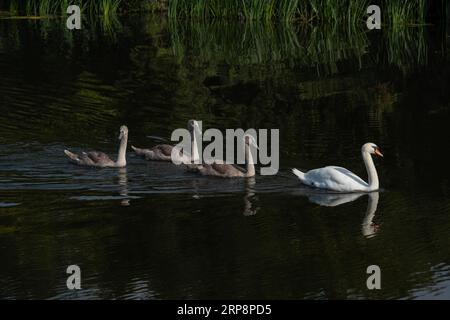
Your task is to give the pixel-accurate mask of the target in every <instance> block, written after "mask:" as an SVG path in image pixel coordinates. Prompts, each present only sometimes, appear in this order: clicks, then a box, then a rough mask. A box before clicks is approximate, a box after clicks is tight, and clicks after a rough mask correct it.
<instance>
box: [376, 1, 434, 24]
mask: <svg viewBox="0 0 450 320" xmlns="http://www.w3.org/2000/svg"><path fill="white" fill-rule="evenodd" d="M386 9H387V10H386V11H385V15H384V16H385V20H386V21H388V23H389V24H390V25H414V24H425V15H426V0H397V1H387V3H386Z"/></svg>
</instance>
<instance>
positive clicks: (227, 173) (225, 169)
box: [196, 135, 258, 178]
mask: <svg viewBox="0 0 450 320" xmlns="http://www.w3.org/2000/svg"><path fill="white" fill-rule="evenodd" d="M244 142H245V143H244V147H245V162H246V168H245V169H243V168H241V167H238V166H235V165H233V164H228V163H212V164H206V163H204V164H201V165H198V166H197V167H196V172H198V173H200V174H201V175H203V176H216V177H221V178H235V177H253V176H254V175H255V166H254V163H253V156H252V153H251V151H250V146H253V147H255V148H257V149H258V145H257V144H256V141H255V138H253V136H251V135H245V136H244Z"/></svg>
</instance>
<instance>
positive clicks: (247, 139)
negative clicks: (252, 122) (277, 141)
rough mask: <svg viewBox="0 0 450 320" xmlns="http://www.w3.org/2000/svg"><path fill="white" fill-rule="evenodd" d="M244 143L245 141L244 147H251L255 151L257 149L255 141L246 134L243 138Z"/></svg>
mask: <svg viewBox="0 0 450 320" xmlns="http://www.w3.org/2000/svg"><path fill="white" fill-rule="evenodd" d="M244 141H245V144H246V145H248V146H253V147H255V148H256V149H259V147H258V144H257V143H256V140H255V137H253V136H252V135H249V134H246V135H245V136H244Z"/></svg>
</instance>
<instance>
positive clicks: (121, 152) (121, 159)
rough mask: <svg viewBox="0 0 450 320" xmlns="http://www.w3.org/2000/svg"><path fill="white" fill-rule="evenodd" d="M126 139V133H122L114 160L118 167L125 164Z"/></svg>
mask: <svg viewBox="0 0 450 320" xmlns="http://www.w3.org/2000/svg"><path fill="white" fill-rule="evenodd" d="M127 141H128V135H124V136H123V137H122V139H121V140H120V147H119V153H118V155H117V162H116V165H117V166H118V167H125V166H126V165H127V158H126V153H127Z"/></svg>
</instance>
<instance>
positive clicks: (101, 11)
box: [7, 0, 122, 19]
mask: <svg viewBox="0 0 450 320" xmlns="http://www.w3.org/2000/svg"><path fill="white" fill-rule="evenodd" d="M8 2H9V11H10V13H11V14H21V15H27V16H50V15H63V14H65V13H66V10H67V7H68V6H69V5H78V6H79V7H80V8H81V9H82V11H83V12H87V13H88V14H89V15H90V16H99V15H101V16H103V17H104V18H105V19H111V17H113V16H115V15H117V13H118V11H119V8H120V5H121V3H122V0H9V1H7V3H8Z"/></svg>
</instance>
